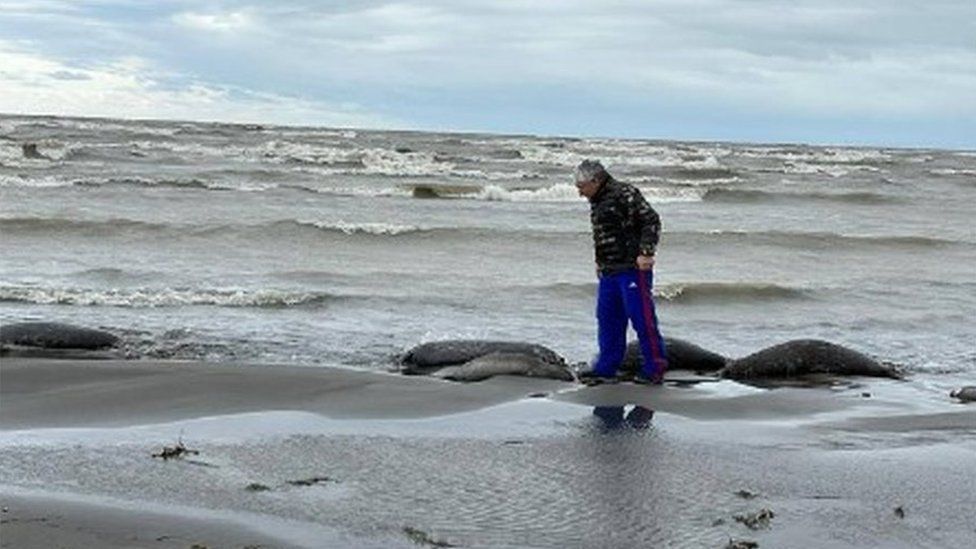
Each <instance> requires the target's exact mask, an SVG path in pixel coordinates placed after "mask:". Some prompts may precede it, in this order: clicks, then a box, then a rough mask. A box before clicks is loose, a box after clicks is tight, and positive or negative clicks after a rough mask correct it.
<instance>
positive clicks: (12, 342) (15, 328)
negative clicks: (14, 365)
mask: <svg viewBox="0 0 976 549" xmlns="http://www.w3.org/2000/svg"><path fill="white" fill-rule="evenodd" d="M118 342H119V338H118V337H116V336H115V335H113V334H110V333H108V332H104V331H102V330H93V329H90V328H81V327H79V326H72V325H71V324H61V323H59V322H21V323H17V324H9V325H6V326H0V345H2V347H3V351H4V352H5V353H7V352H10V351H12V350H14V349H13V348H14V347H16V348H28V349H31V350H37V349H47V350H66V349H77V350H100V349H108V348H111V347H115V346H116V345H117V344H118Z"/></svg>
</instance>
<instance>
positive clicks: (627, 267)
mask: <svg viewBox="0 0 976 549" xmlns="http://www.w3.org/2000/svg"><path fill="white" fill-rule="evenodd" d="M576 188H577V189H578V190H579V194H580V195H581V196H585V197H586V198H587V199H589V201H590V221H591V222H592V224H593V244H594V248H595V252H596V269H597V276H598V277H599V279H600V284H599V291H598V293H597V305H596V317H597V322H598V342H599V346H600V354H599V356H598V357H597V359H596V361H595V362H594V364H593V368H592V370H590V371H587V372H584V373H583V374H581V376H580V378H581V379H582V380H583V381H584V382H586V383H591V384H596V383H606V382H613V381H616V379H617V377H616V373H617V368H619V367H620V363H621V362H622V361H623V358H624V353H625V352H626V350H627V321H628V319H629V320H630V323H631V324H632V325H633V327H634V331H636V332H637V338H638V340H639V341H640V346H641V351H642V353H643V356H644V364H643V367H642V368H641V370H640V372H638V373H637V375H636V376H635V378H634V381H635V382H637V383H652V384H659V383H661V380H662V378H663V377H664V372H665V370H667V367H668V361H667V358H666V357H667V355H666V354H665V349H664V338H662V337H661V332H660V331H659V330H658V327H657V314H656V313H655V311H654V300H653V298H652V295H651V288H653V286H654V274H653V271H652V268H653V267H654V252H655V250H656V248H657V243H658V239H659V237H660V234H661V219H660V217H658V215H657V212H655V211H654V208H652V207H651V206H650V204H648V203H647V200H645V199H644V196H643V195H642V194H641V192H640V191H639V190H638V189H637V188H636V187H634V186H632V185H628V184H627V183H622V182H620V181H617V180H616V179H614V178H613V177H612V176H611V175H610V174H609V173H607V171H606V170H605V169H604V168H603V166H602V165H601V164H600V163H599V162H596V161H590V160H584V161H583V162H582V163H581V164H580V165H579V166H578V167H577V168H576Z"/></svg>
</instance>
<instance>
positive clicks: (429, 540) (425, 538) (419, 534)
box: [403, 526, 457, 547]
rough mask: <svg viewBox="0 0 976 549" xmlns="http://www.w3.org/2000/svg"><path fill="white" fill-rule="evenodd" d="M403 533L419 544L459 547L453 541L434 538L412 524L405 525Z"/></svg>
mask: <svg viewBox="0 0 976 549" xmlns="http://www.w3.org/2000/svg"><path fill="white" fill-rule="evenodd" d="M403 533H404V534H406V535H407V537H408V538H410V541H412V542H414V543H416V544H417V545H426V546H428V547H457V545H454V544H453V543H449V542H446V541H444V540H440V539H434V538H433V537H432V536H431V535H430V534H428V533H427V532H424V531H423V530H419V529H417V528H413V527H410V526H404V527H403Z"/></svg>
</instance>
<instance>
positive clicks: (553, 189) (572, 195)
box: [467, 183, 581, 202]
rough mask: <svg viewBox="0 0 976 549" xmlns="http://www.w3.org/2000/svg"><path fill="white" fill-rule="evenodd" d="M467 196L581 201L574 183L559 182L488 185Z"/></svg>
mask: <svg viewBox="0 0 976 549" xmlns="http://www.w3.org/2000/svg"><path fill="white" fill-rule="evenodd" d="M467 197H470V198H474V199H477V200H488V201H497V202H579V201H580V200H581V198H580V196H579V192H578V191H577V190H576V187H575V186H574V185H569V184H567V183H559V184H556V185H552V186H550V187H542V188H540V189H514V190H512V189H505V188H503V187H500V186H498V185H487V186H486V187H485V188H484V189H482V190H481V192H479V193H477V194H474V195H467Z"/></svg>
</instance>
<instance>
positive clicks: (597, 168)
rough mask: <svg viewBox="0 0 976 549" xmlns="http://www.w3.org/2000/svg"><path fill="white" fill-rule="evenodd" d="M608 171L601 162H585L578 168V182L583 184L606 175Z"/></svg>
mask: <svg viewBox="0 0 976 549" xmlns="http://www.w3.org/2000/svg"><path fill="white" fill-rule="evenodd" d="M606 173H607V170H606V168H604V167H603V164H600V161H599V160H584V161H582V162H580V164H579V166H576V182H577V183H582V182H584V181H590V180H592V179H597V178H599V177H601V176H603V175H606Z"/></svg>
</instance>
